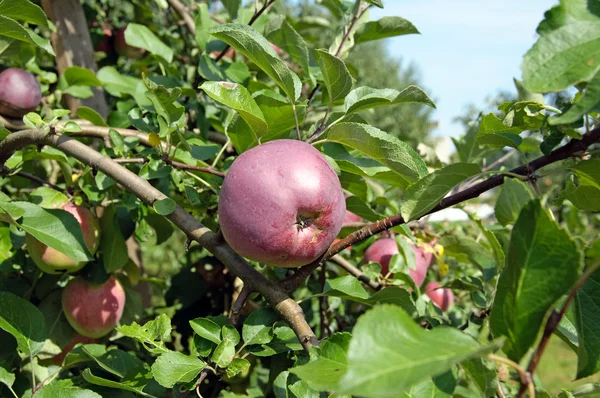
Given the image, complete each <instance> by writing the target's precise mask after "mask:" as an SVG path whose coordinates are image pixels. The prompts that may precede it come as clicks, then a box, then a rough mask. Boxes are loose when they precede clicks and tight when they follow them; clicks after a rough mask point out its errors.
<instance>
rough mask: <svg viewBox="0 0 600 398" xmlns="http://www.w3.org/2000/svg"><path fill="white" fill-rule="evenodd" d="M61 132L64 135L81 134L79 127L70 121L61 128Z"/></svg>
mask: <svg viewBox="0 0 600 398" xmlns="http://www.w3.org/2000/svg"><path fill="white" fill-rule="evenodd" d="M62 131H64V132H65V133H79V132H81V131H82V130H81V127H79V125H78V124H77V123H75V122H74V121H72V120H69V121H68V122H66V123H65V124H64V125H63V126H62Z"/></svg>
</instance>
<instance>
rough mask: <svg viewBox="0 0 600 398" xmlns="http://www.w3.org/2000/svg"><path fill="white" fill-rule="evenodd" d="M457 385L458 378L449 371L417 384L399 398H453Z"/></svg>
mask: <svg viewBox="0 0 600 398" xmlns="http://www.w3.org/2000/svg"><path fill="white" fill-rule="evenodd" d="M466 362H469V361H466ZM456 384H457V383H456V377H455V376H454V374H453V372H452V371H448V372H446V373H444V374H442V375H440V376H437V377H433V378H431V379H427V380H425V381H423V382H421V383H419V384H415V385H414V386H412V387H411V388H410V389H409V390H408V391H406V392H405V393H404V394H402V395H400V396H399V398H421V397H427V398H449V397H452V396H453V392H454V389H455V388H456Z"/></svg>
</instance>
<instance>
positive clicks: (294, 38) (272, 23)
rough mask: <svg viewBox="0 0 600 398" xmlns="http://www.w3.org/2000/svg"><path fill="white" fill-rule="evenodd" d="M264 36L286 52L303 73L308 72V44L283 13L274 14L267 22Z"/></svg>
mask: <svg viewBox="0 0 600 398" xmlns="http://www.w3.org/2000/svg"><path fill="white" fill-rule="evenodd" d="M265 37H266V38H267V39H268V40H270V41H271V42H273V43H274V44H276V45H277V46H279V47H280V48H281V49H282V50H283V51H285V52H286V53H288V54H289V55H290V56H291V57H292V59H293V60H294V61H295V62H296V63H297V64H298V65H300V67H302V69H304V72H305V73H309V70H310V67H309V56H308V46H307V45H306V42H305V41H304V39H303V38H302V36H300V34H298V32H296V30H294V28H293V27H292V25H290V24H289V22H288V21H287V20H286V18H285V16H284V15H276V16H275V17H273V18H271V19H270V20H269V22H267V25H266V26H265Z"/></svg>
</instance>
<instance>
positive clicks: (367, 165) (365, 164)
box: [323, 142, 408, 188]
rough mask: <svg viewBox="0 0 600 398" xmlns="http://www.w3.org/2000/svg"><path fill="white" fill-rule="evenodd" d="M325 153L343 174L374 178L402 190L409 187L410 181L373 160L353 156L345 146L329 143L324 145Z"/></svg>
mask: <svg viewBox="0 0 600 398" xmlns="http://www.w3.org/2000/svg"><path fill="white" fill-rule="evenodd" d="M323 152H324V153H325V155H327V156H329V157H331V158H332V159H333V160H335V162H336V163H337V165H338V166H339V168H340V169H341V170H342V171H343V172H344V171H345V172H347V173H351V174H354V175H358V176H361V177H370V178H374V179H376V180H381V181H385V182H387V183H389V184H392V185H395V186H399V187H402V188H404V187H406V186H407V185H408V181H406V180H405V179H404V178H398V174H396V173H394V172H393V171H391V170H390V169H389V168H388V167H385V166H384V165H382V164H381V163H379V162H377V161H376V160H373V159H368V158H365V157H357V156H358V154H355V155H356V156H353V155H352V154H350V153H349V152H348V151H347V150H346V148H344V146H343V145H340V144H336V143H333V142H327V143H325V144H323ZM353 152H357V151H353ZM361 156H362V155H361Z"/></svg>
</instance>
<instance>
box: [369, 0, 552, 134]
mask: <svg viewBox="0 0 600 398" xmlns="http://www.w3.org/2000/svg"><path fill="white" fill-rule="evenodd" d="M383 4H384V6H385V8H384V9H383V10H382V9H378V8H375V7H372V8H371V19H379V18H381V17H383V16H388V15H396V16H401V17H403V18H406V19H408V20H409V21H411V22H412V23H413V24H414V25H415V26H416V27H417V29H418V30H419V31H420V32H421V34H420V35H408V36H400V37H396V38H391V39H387V45H388V48H389V50H390V52H391V53H392V55H393V56H395V57H399V58H401V59H402V60H403V63H405V64H408V63H414V64H415V65H417V66H418V68H419V70H420V71H421V85H422V87H423V88H424V89H425V90H426V92H427V93H428V94H429V95H430V96H431V97H432V98H434V100H435V102H436V105H437V111H436V112H435V115H434V117H435V118H436V120H438V121H439V122H440V126H439V128H438V129H437V130H436V131H435V135H438V136H452V137H456V136H459V135H461V134H462V133H463V131H462V128H461V126H460V125H459V124H456V123H453V122H452V119H453V118H454V117H456V116H459V115H462V114H464V111H465V109H466V108H467V106H468V104H474V105H476V106H478V107H483V106H484V105H485V98H486V96H490V95H493V94H494V93H496V92H498V91H499V90H511V91H515V89H514V84H513V80H512V79H513V77H517V78H520V77H521V70H520V64H521V60H522V58H523V55H524V54H525V52H527V50H528V49H529V48H530V47H531V46H532V45H533V43H535V41H536V33H535V29H536V27H537V25H538V23H539V22H540V21H541V20H542V19H543V17H544V12H545V11H546V10H548V9H549V8H551V7H552V6H554V5H556V4H558V0H504V1H501V2H500V1H491V0H454V1H451V0H384V1H383Z"/></svg>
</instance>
